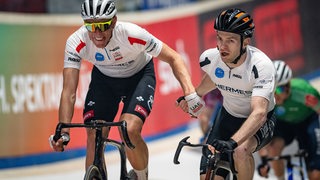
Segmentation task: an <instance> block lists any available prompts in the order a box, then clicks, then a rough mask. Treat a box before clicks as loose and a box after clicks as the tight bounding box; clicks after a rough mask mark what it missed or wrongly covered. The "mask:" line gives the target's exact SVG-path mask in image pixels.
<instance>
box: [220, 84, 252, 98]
mask: <svg viewBox="0 0 320 180" xmlns="http://www.w3.org/2000/svg"><path fill="white" fill-rule="evenodd" d="M216 86H217V87H218V88H219V89H221V90H224V91H228V92H231V93H235V94H242V95H244V96H247V97H249V96H251V94H252V91H245V90H241V89H234V88H233V87H229V86H225V85H221V84H216Z"/></svg>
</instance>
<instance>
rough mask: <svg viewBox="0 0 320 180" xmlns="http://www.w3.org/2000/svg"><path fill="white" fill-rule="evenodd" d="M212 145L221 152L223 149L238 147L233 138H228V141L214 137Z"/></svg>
mask: <svg viewBox="0 0 320 180" xmlns="http://www.w3.org/2000/svg"><path fill="white" fill-rule="evenodd" d="M212 146H213V147H214V148H215V149H216V150H218V151H220V152H223V151H225V150H234V149H235V148H236V147H238V144H237V142H236V141H234V140H233V139H230V140H228V141H223V140H218V139H214V140H213V142H212Z"/></svg>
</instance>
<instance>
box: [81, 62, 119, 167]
mask: <svg viewBox="0 0 320 180" xmlns="http://www.w3.org/2000/svg"><path fill="white" fill-rule="evenodd" d="M114 87H115V86H114V82H113V78H110V77H107V76H105V75H103V74H102V73H101V72H100V71H99V70H98V69H97V68H96V67H94V68H93V70H92V80H91V83H90V85H89V90H88V92H87V96H86V100H85V105H84V110H83V119H84V121H89V120H92V119H94V120H97V119H98V120H99V119H101V120H108V121H113V119H114V117H115V116H116V113H117V111H118V104H119V102H120V96H119V95H117V94H114V93H113V92H118V91H116V90H113V88H114ZM103 134H104V136H105V137H107V135H108V131H107V130H106V129H105V130H104V131H103ZM94 146H95V130H93V129H87V149H86V151H87V152H86V169H87V168H88V167H89V166H90V165H91V164H92V163H93V160H94V150H95V149H94ZM102 161H104V159H102Z"/></svg>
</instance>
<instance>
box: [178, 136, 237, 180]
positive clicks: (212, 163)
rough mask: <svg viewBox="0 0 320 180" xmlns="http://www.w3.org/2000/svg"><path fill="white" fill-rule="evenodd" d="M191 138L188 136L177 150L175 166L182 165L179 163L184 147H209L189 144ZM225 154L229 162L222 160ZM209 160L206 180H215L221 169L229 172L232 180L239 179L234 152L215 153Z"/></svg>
mask: <svg viewBox="0 0 320 180" xmlns="http://www.w3.org/2000/svg"><path fill="white" fill-rule="evenodd" d="M189 138H190V136H187V137H185V138H183V139H182V140H181V141H180V142H179V144H178V147H177V150H176V152H175V155H174V159H173V162H174V164H180V162H179V160H178V159H179V156H180V153H181V150H182V148H183V147H184V146H190V147H208V145H207V144H191V143H190V142H187V140H188V139H189ZM223 154H226V155H227V157H228V160H227V161H225V160H222V159H221V156H222V155H223ZM208 158H209V164H208V167H207V173H206V178H205V179H206V180H211V179H214V176H215V174H216V172H217V170H218V169H219V168H223V169H225V170H227V171H229V175H230V177H231V179H233V180H236V179H237V171H236V169H235V167H234V159H233V151H224V152H221V153H220V152H215V153H214V154H212V155H211V156H209V157H208Z"/></svg>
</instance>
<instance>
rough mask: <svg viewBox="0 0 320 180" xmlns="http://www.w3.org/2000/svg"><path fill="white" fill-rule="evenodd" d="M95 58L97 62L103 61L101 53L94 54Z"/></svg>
mask: <svg viewBox="0 0 320 180" xmlns="http://www.w3.org/2000/svg"><path fill="white" fill-rule="evenodd" d="M95 58H96V60H97V61H104V56H103V54H101V53H98V52H97V53H96V55H95Z"/></svg>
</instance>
